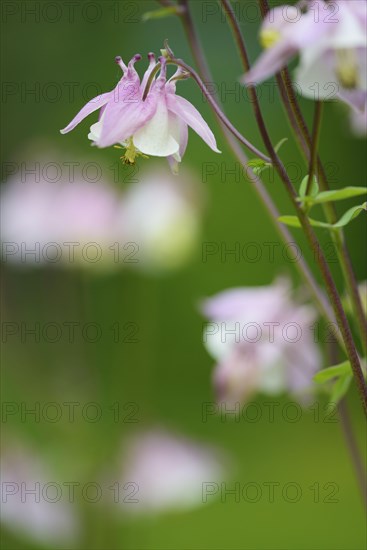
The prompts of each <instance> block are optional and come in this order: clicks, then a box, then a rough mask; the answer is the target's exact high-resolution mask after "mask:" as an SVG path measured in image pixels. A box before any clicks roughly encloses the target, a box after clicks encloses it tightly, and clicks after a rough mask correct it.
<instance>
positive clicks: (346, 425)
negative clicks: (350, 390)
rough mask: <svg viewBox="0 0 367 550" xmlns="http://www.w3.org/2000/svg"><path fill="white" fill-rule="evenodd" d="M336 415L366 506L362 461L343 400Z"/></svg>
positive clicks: (366, 491) (364, 475)
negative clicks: (339, 421)
mask: <svg viewBox="0 0 367 550" xmlns="http://www.w3.org/2000/svg"><path fill="white" fill-rule="evenodd" d="M338 413H339V417H340V420H341V425H342V429H343V435H344V439H345V442H346V445H347V447H348V451H349V454H350V458H351V460H352V463H353V466H354V471H355V476H356V479H357V482H358V485H359V487H360V489H361V493H362V498H363V499H364V504H365V505H366V506H367V482H366V473H365V469H364V465H363V460H362V458H361V456H360V453H359V448H358V444H357V441H356V439H355V436H354V433H353V426H352V422H351V418H350V414H349V411H348V407H347V403H346V400H345V398H344V399H342V400H341V402H340V403H339V405H338Z"/></svg>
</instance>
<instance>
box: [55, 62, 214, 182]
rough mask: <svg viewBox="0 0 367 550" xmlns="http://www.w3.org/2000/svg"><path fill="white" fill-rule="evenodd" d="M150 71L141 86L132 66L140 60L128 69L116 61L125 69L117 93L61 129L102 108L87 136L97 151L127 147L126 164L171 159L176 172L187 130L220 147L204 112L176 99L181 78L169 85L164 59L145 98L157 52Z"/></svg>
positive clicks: (98, 101)
mask: <svg viewBox="0 0 367 550" xmlns="http://www.w3.org/2000/svg"><path fill="white" fill-rule="evenodd" d="M148 57H149V60H150V63H149V67H148V70H147V71H146V73H145V75H144V77H143V80H142V83H140V78H139V75H138V73H137V72H136V70H135V68H134V63H135V62H136V61H138V60H140V59H141V56H140V55H135V56H134V57H133V58H132V60H131V61H130V63H129V65H128V67H126V65H125V64H124V63H123V61H122V59H121V57H117V58H116V61H117V63H118V64H119V65H120V67H121V68H122V70H123V73H124V75H123V77H122V79H121V80H120V82H119V83H118V85H117V86H116V88H115V90H113V91H111V92H108V93H106V94H102V95H101V96H99V97H97V98H94V99H92V100H91V101H89V103H87V105H85V106H84V107H83V109H82V110H81V111H80V112H79V113H78V114H77V115H76V117H75V118H74V119H73V120H72V121H71V122H70V124H69V125H68V126H67V127H66V128H64V129H63V130H61V133H62V134H65V133H67V132H70V131H71V130H73V129H74V128H75V126H76V125H77V124H79V123H80V122H81V121H82V120H83V119H84V118H85V117H86V116H88V115H89V114H91V113H92V112H94V111H96V110H97V109H101V111H100V119H99V121H98V122H97V123H96V124H93V125H92V126H91V129H90V134H89V136H88V137H89V138H90V139H91V140H92V141H93V143H94V144H95V145H97V146H98V147H109V146H111V145H114V144H116V143H117V144H120V145H121V146H122V147H124V148H126V152H125V154H124V155H123V157H122V158H123V160H124V161H125V162H126V163H128V164H134V163H135V159H136V157H138V156H139V155H151V156H156V157H168V159H169V161H170V163H172V166H173V169H174V171H176V170H177V163H179V162H181V160H182V157H183V155H184V153H185V150H186V146H187V140H188V126H191V128H193V130H195V132H197V134H198V135H199V136H200V137H201V138H202V139H203V140H204V141H205V143H207V145H208V146H209V147H210V148H211V149H213V151H215V152H217V153H220V151H219V150H218V148H217V144H216V141H215V137H214V135H213V133H212V131H211V130H210V128H209V126H208V125H207V123H206V122H205V121H204V119H203V117H202V116H201V114H200V113H199V112H198V111H197V109H195V107H194V106H193V105H191V103H190V102H189V101H187V100H186V99H184V98H183V97H180V96H178V95H176V82H177V80H178V79H181V78H182V77H183V73H182V71H181V70H180V69H179V70H178V71H177V73H176V74H175V75H174V76H173V77H172V78H170V79H169V80H168V81H167V76H166V72H167V66H166V59H165V58H164V57H160V58H159V62H160V76H159V77H158V78H155V77H154V78H153V80H152V82H151V83H150V88H149V90H148V94H147V95H146V97H145V96H144V91H145V88H146V86H147V84H148V81H149V79H150V76H151V73H152V71H153V69H154V67H155V58H154V54H149V56H148Z"/></svg>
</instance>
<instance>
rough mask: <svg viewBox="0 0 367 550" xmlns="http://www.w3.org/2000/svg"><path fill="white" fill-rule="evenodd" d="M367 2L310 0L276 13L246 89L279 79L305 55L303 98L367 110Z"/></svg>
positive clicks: (298, 78) (264, 31)
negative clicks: (295, 59) (292, 62)
mask: <svg viewBox="0 0 367 550" xmlns="http://www.w3.org/2000/svg"><path fill="white" fill-rule="evenodd" d="M366 13H367V3H366V0H336V1H334V2H330V3H327V2H325V1H324V0H306V2H301V3H300V4H299V5H298V6H288V5H284V6H279V7H277V8H275V9H273V10H271V11H270V12H269V13H268V14H267V16H266V18H265V20H264V22H263V25H262V28H261V33H260V38H261V42H262V44H263V46H264V47H265V51H264V53H263V54H262V55H261V56H260V58H259V59H258V61H257V62H256V64H255V65H254V67H253V68H252V69H251V70H250V71H249V72H248V73H247V74H246V75H245V77H244V83H245V84H247V85H254V84H258V83H260V82H262V81H263V80H265V79H267V78H269V77H270V76H272V75H274V74H275V73H276V72H278V71H279V70H280V69H282V68H283V67H284V66H285V65H286V64H287V63H288V62H289V61H290V60H291V59H292V58H293V57H294V56H295V55H297V54H299V55H300V63H299V66H298V68H297V70H296V75H295V83H296V85H297V90H299V91H300V92H301V93H302V95H304V96H306V97H309V98H311V99H316V100H327V99H335V97H339V98H340V99H341V100H343V101H345V102H347V103H348V104H351V105H352V106H354V107H355V108H357V109H359V110H361V111H362V110H363V109H364V108H365V103H366V96H367V76H366V59H367V55H366V49H367V37H366Z"/></svg>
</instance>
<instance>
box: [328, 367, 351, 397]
mask: <svg viewBox="0 0 367 550" xmlns="http://www.w3.org/2000/svg"><path fill="white" fill-rule="evenodd" d="M352 379H353V376H352V375H351V374H344V376H341V377H340V378H338V380H337V381H336V382H335V384H334V386H333V389H332V391H331V395H330V403H334V404H337V403H339V401H341V399H343V397H344V395H345V394H346V393H347V391H348V388H349V386H350V383H351V381H352Z"/></svg>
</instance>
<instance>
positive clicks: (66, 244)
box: [1, 170, 200, 271]
mask: <svg viewBox="0 0 367 550" xmlns="http://www.w3.org/2000/svg"><path fill="white" fill-rule="evenodd" d="M19 179H20V178H16V177H15V176H13V178H12V179H10V180H9V181H8V182H7V183H6V184H5V185H4V186H3V188H2V191H1V203H2V206H1V210H2V217H1V218H2V219H1V240H2V259H3V261H5V262H12V263H16V264H18V265H32V266H37V265H38V266H42V265H45V264H49V265H53V266H54V267H83V268H94V269H95V270H96V269H100V270H111V269H117V268H121V267H133V268H140V269H142V270H147V271H152V270H166V269H171V268H176V267H178V266H180V265H182V264H183V263H184V262H185V261H186V260H187V259H188V257H189V255H190V253H191V252H192V251H193V248H194V246H195V243H196V242H197V238H198V233H199V217H200V215H199V211H200V208H199V205H198V202H200V201H198V200H197V196H195V195H194V194H193V193H192V190H193V188H194V187H195V186H191V184H192V182H191V180H192V177H191V176H184V175H182V176H178V177H174V176H172V175H171V174H170V172H169V171H168V170H167V171H165V172H156V173H154V172H153V173H147V174H146V175H145V176H144V175H143V176H142V179H141V181H140V182H139V183H136V184H132V186H131V188H130V189H129V190H127V191H124V192H118V191H117V190H116V189H115V188H114V187H112V186H110V185H109V184H108V183H106V182H104V181H100V182H98V183H91V182H86V181H83V179H82V178H79V179H75V181H74V182H73V183H70V182H69V181H68V179H67V178H64V179H60V181H58V182H57V183H52V182H50V181H45V180H44V179H42V178H41V179H40V181H35V177H34V176H32V175H29V176H27V177H26V178H25V180H26V181H25V182H24V183H20V182H19ZM195 183H196V182H195Z"/></svg>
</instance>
